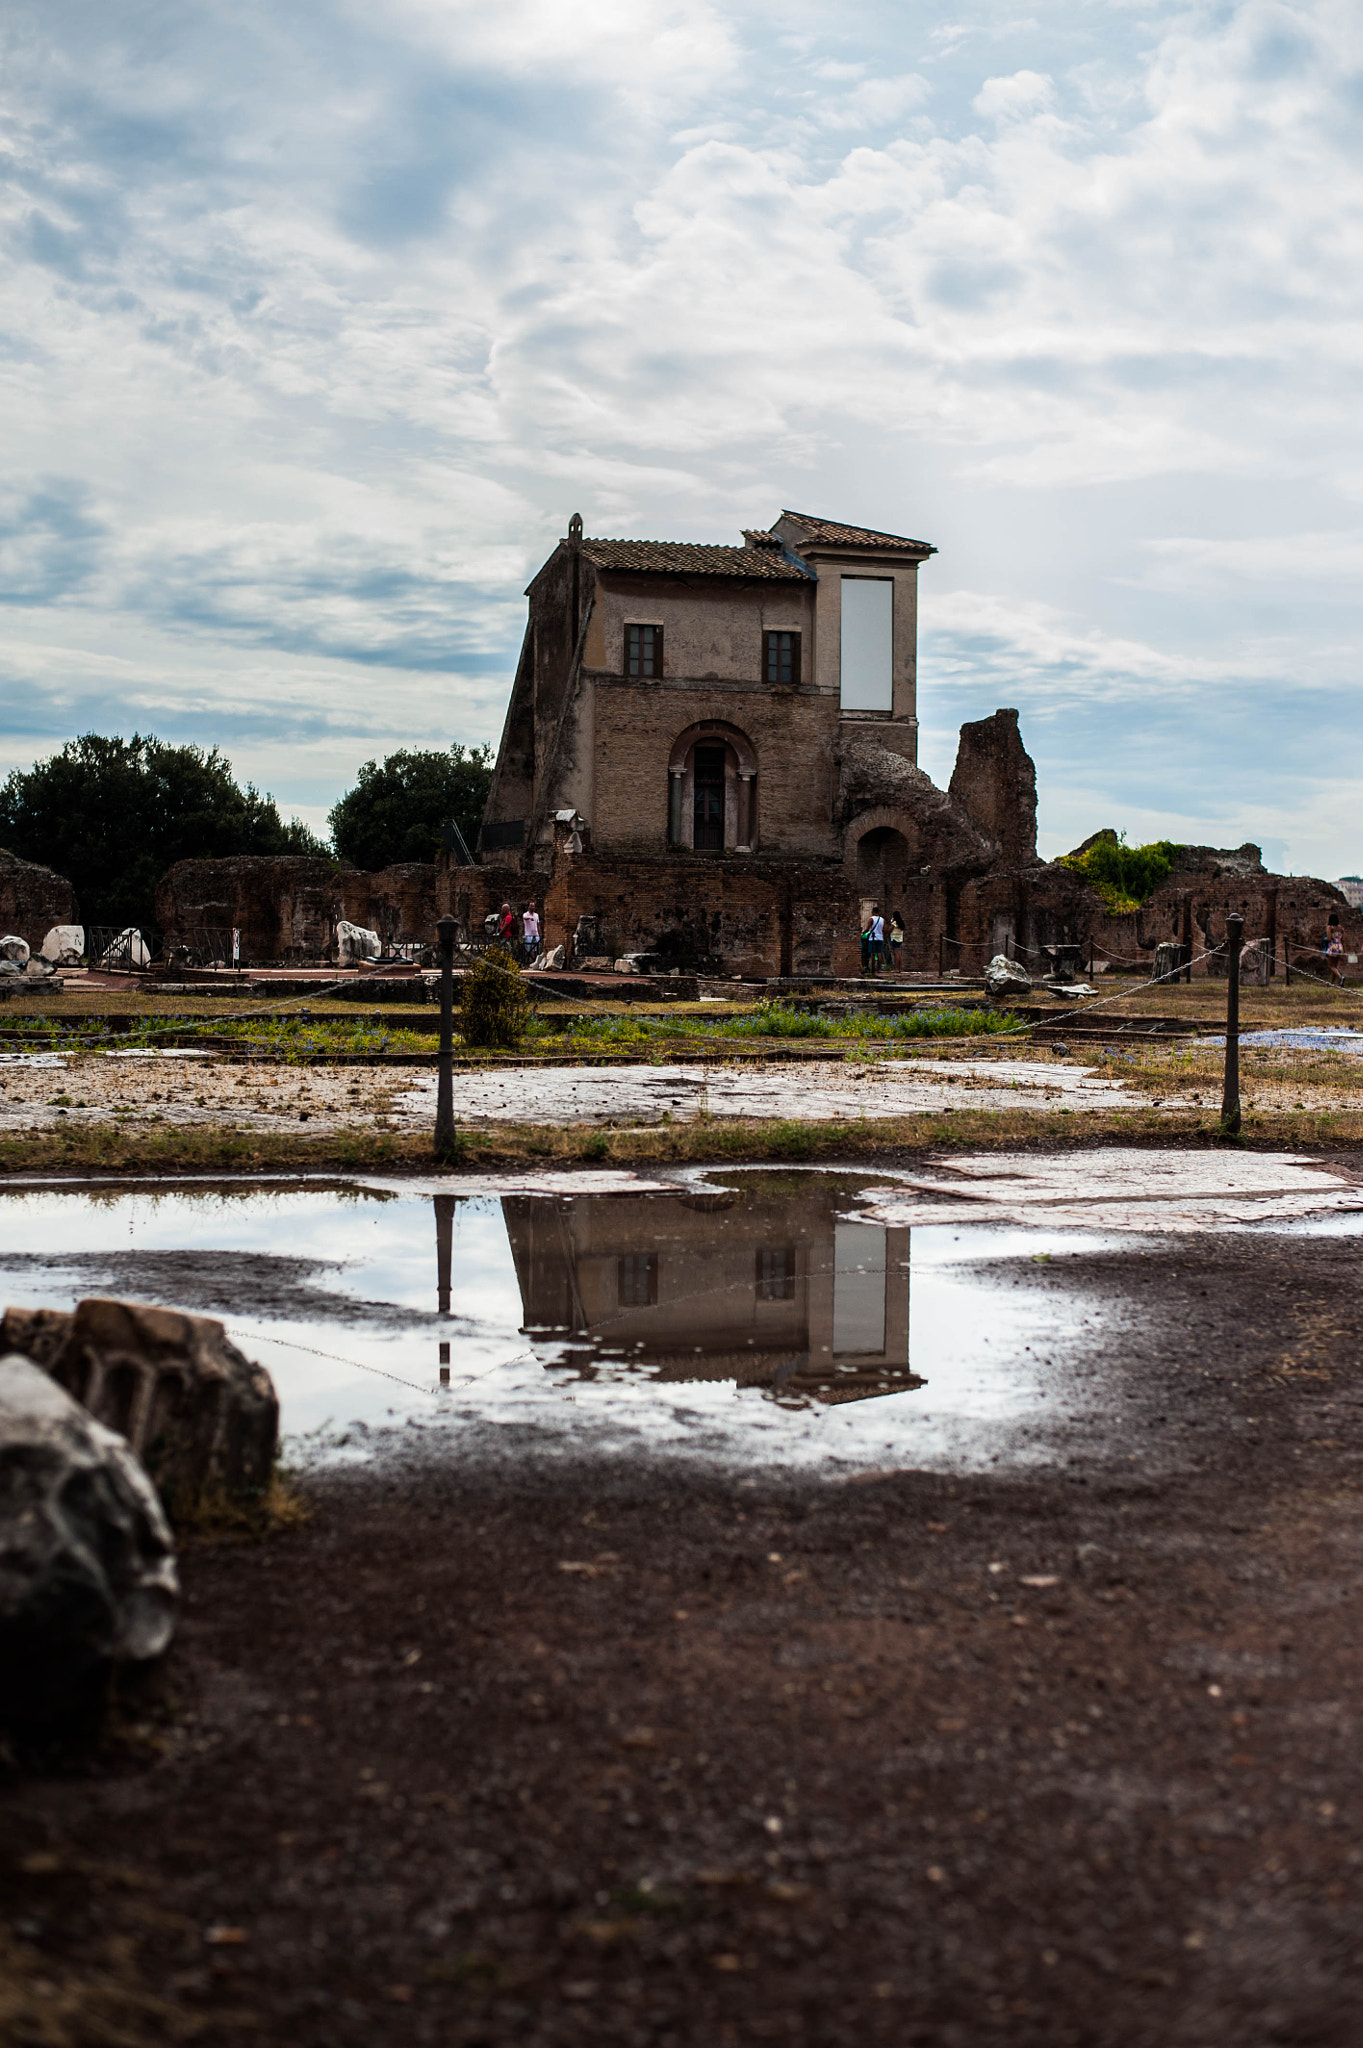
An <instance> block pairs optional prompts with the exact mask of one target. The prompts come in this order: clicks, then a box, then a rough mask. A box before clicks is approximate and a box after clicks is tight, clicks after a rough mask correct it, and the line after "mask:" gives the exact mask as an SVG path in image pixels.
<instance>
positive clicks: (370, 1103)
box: [0, 1054, 1146, 1132]
mask: <svg viewBox="0 0 1363 2048" xmlns="http://www.w3.org/2000/svg"><path fill="white" fill-rule="evenodd" d="M435 1086H436V1082H435V1075H434V1073H433V1072H427V1071H423V1070H417V1071H416V1072H413V1070H411V1069H408V1068H376V1067H295V1066H288V1065H285V1064H282V1063H281V1064H279V1065H271V1066H263V1065H259V1066H258V1065H253V1066H250V1067H246V1066H240V1065H233V1064H231V1063H229V1062H227V1061H218V1060H213V1059H199V1058H190V1059H187V1058H184V1057H183V1056H179V1057H177V1056H175V1055H167V1054H153V1055H132V1056H126V1055H125V1056H124V1057H121V1058H117V1059H114V1058H109V1057H107V1056H105V1055H103V1054H95V1055H86V1056H75V1055H67V1054H57V1055H52V1056H50V1061H48V1060H45V1061H44V1062H43V1063H42V1064H33V1063H24V1062H21V1061H8V1062H3V1063H0V1131H3V1130H11V1131H17V1130H41V1129H54V1128H58V1127H60V1126H61V1125H63V1124H98V1123H108V1122H110V1121H118V1122H120V1123H156V1122H158V1121H160V1122H173V1123H176V1124H196V1123H197V1124H211V1125H214V1126H217V1127H221V1126H227V1127H229V1128H233V1129H237V1130H245V1131H276V1130H287V1129H290V1128H292V1127H294V1126H295V1125H297V1124H299V1123H300V1122H306V1123H311V1124H313V1125H314V1126H315V1127H316V1129H317V1130H318V1131H319V1132H326V1131H328V1130H343V1129H346V1128H353V1127H355V1126H357V1125H360V1126H365V1125H367V1126H370V1127H372V1128H379V1129H387V1130H394V1131H408V1130H413V1131H414V1130H428V1129H429V1128H430V1126H431V1123H432V1120H433V1118H434V1114H435ZM1145 1101H1146V1098H1145V1097H1144V1096H1142V1095H1140V1094H1138V1093H1136V1092H1135V1091H1134V1090H1133V1089H1131V1088H1130V1087H1128V1086H1127V1085H1126V1084H1125V1083H1123V1082H1118V1081H1112V1080H1109V1079H1107V1078H1105V1077H1103V1076H1101V1075H1098V1074H1096V1073H1094V1071H1093V1070H1092V1069H1091V1068H1087V1067H1083V1066H1077V1065H1071V1064H1068V1063H1067V1062H1065V1061H1063V1060H1050V1061H1047V1060H1036V1059H1030V1060H1028V1059H1017V1060H999V1059H952V1060H949V1061H948V1060H938V1059H925V1060H870V1061H865V1062H850V1061H847V1060H844V1059H841V1058H839V1059H830V1060H828V1061H819V1062H817V1063H814V1062H802V1063H800V1064H799V1065H794V1064H792V1065H790V1066H784V1065H782V1066H771V1067H760V1068H754V1067H746V1066H733V1067H719V1068H716V1067H687V1066H622V1067H541V1068H534V1069H529V1068H514V1067H513V1068H503V1069H501V1070H497V1069H493V1070H492V1071H490V1072H482V1073H467V1072H461V1073H459V1074H458V1075H457V1076H456V1079H455V1113H456V1116H457V1117H458V1119H459V1121H460V1122H461V1123H465V1124H469V1125H472V1126H475V1127H478V1126H487V1125H492V1124H497V1123H501V1122H514V1123H543V1124H551V1125H566V1124H579V1123H586V1124H591V1123H630V1124H652V1123H657V1122H659V1121H660V1120H661V1119H662V1118H663V1117H664V1116H665V1115H666V1116H668V1117H670V1118H671V1119H672V1120H674V1121H676V1122H679V1123H681V1122H685V1121H687V1120H689V1119H690V1118H692V1117H694V1116H695V1115H696V1114H697V1113H698V1112H699V1111H700V1110H702V1109H705V1110H707V1111H708V1113H709V1114H710V1115H711V1116H715V1117H773V1118H792V1119H796V1120H803V1121H813V1120H821V1119H824V1118H833V1117H843V1116H845V1117H860V1116H866V1117H895V1116H902V1115H905V1114H906V1113H910V1112H912V1111H915V1110H928V1111H932V1110H942V1109H952V1108H962V1109H965V1108H969V1109H1020V1108H1021V1109H1026V1108H1036V1109H1047V1110H1055V1109H1072V1110H1080V1111H1082V1110H1107V1109H1120V1108H1139V1107H1141V1106H1142V1105H1143V1104H1144V1103H1145Z"/></svg>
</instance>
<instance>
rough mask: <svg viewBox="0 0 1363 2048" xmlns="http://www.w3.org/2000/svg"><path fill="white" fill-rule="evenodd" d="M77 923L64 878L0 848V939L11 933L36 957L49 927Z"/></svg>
mask: <svg viewBox="0 0 1363 2048" xmlns="http://www.w3.org/2000/svg"><path fill="white" fill-rule="evenodd" d="M79 923H80V906H79V904H78V903H77V902H76V892H75V890H74V889H73V888H72V887H71V884H70V883H69V882H68V881H67V879H66V877H65V875H59V874H57V873H55V871H54V870H53V869H52V868H44V867H39V866H38V865H37V863H36V862H35V861H30V860H20V859H19V856H18V855H17V854H14V853H9V852H7V851H6V849H5V848H4V847H3V846H0V935H3V934H4V933H6V932H13V933H14V934H15V935H16V936H17V937H18V938H21V939H24V940H26V941H27V943H28V945H29V947H30V949H31V950H32V951H33V952H35V953H36V952H37V951H38V949H39V948H40V946H41V945H42V943H43V940H44V939H45V938H46V936H47V934H48V933H49V932H50V931H51V929H52V927H53V925H55V924H79Z"/></svg>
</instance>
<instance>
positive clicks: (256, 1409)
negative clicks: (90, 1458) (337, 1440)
mask: <svg viewBox="0 0 1363 2048" xmlns="http://www.w3.org/2000/svg"><path fill="white" fill-rule="evenodd" d="M5 1352H17V1353H19V1354H21V1355H22V1356H23V1357H26V1358H30V1359H32V1360H33V1362H34V1363H35V1364H37V1365H40V1366H41V1367H42V1368H43V1370H44V1371H46V1372H48V1373H50V1374H51V1375H52V1377H53V1379H54V1380H56V1381H57V1382H58V1384H59V1385H61V1386H62V1387H64V1388H65V1389H66V1390H67V1392H68V1393H70V1394H71V1395H72V1396H73V1397H74V1398H75V1399H76V1400H78V1401H80V1402H81V1403H82V1405H83V1406H84V1407H85V1408H87V1409H88V1410H89V1412H90V1413H91V1414H92V1415H93V1416H94V1417H95V1419H96V1420H97V1421H99V1422H102V1423H105V1424H106V1425H107V1426H108V1427H110V1428H112V1429H116V1430H118V1431H119V1433H120V1435H122V1436H124V1437H126V1438H127V1440H128V1442H129V1444H130V1445H131V1447H132V1449H133V1450H134V1451H135V1452H136V1454H137V1456H138V1457H139V1458H141V1460H142V1462H143V1464H144V1465H145V1466H146V1468H147V1471H148V1472H149V1473H150V1475H151V1477H152V1479H153V1480H154V1481H155V1483H156V1486H157V1488H158V1490H159V1492H160V1494H161V1498H162V1500H163V1501H164V1502H165V1504H166V1507H167V1509H168V1510H169V1511H170V1512H171V1513H172V1514H174V1513H185V1512H187V1511H188V1510H190V1509H192V1508H193V1507H194V1506H195V1505H197V1504H198V1503H199V1502H200V1501H202V1500H204V1499H205V1498H211V1497H213V1496H214V1495H216V1494H219V1493H221V1494H226V1495H229V1496H242V1495H245V1494H250V1493H254V1492H259V1491H260V1490H262V1489H263V1488H264V1487H265V1486H267V1485H268V1484H269V1480H270V1475H271V1473H272V1471H273V1469H274V1458H275V1451H276V1448H277V1444H278V1436H279V1402H278V1399H277V1397H276V1395H275V1390H274V1385H273V1382H272V1381H271V1379H270V1375H269V1374H268V1373H267V1372H266V1371H265V1369H264V1367H263V1366H260V1365H255V1364H253V1363H252V1362H251V1361H250V1360H249V1359H248V1358H246V1357H245V1356H244V1355H243V1354H242V1353H241V1352H240V1351H238V1349H237V1348H236V1346H235V1345H234V1344H233V1343H232V1342H231V1341H230V1339H229V1338H228V1336H227V1334H226V1332H225V1331H224V1329H223V1326H222V1324H221V1323H220V1322H216V1321H215V1320H214V1319H213V1318H212V1317H209V1316H191V1315H183V1314H181V1313H180V1311H179V1310H177V1309H166V1308H151V1307H146V1306H144V1305H142V1304H140V1303H137V1302H129V1301H113V1300H108V1299H102V1298H100V1297H92V1298H90V1299H88V1300H86V1301H82V1302H79V1303H78V1304H77V1306H76V1308H75V1310H74V1312H72V1313H70V1314H67V1313H64V1312H63V1311H61V1310H57V1309H23V1308H11V1309H8V1310H7V1311H6V1312H5V1315H4V1317H3V1318H2V1319H0V1354H3V1353H5Z"/></svg>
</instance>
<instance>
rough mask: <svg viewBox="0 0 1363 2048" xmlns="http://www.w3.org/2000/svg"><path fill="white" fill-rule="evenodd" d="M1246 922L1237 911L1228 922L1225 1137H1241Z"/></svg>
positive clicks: (1223, 1121) (1222, 1104)
mask: <svg viewBox="0 0 1363 2048" xmlns="http://www.w3.org/2000/svg"><path fill="white" fill-rule="evenodd" d="M1244 935H1245V920H1244V919H1243V917H1240V916H1239V915H1237V914H1236V913H1235V912H1234V911H1233V912H1232V913H1231V915H1230V916H1229V917H1228V918H1227V919H1226V1066H1225V1080H1224V1084H1223V1086H1222V1090H1221V1135H1222V1137H1223V1138H1238V1137H1239V1135H1240V943H1241V941H1242V939H1243V938H1244Z"/></svg>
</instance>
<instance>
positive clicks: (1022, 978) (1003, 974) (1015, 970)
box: [984, 953, 1032, 1003]
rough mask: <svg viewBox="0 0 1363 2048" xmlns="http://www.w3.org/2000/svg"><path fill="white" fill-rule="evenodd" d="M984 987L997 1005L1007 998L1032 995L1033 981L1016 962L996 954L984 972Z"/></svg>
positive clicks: (1001, 954) (1003, 955)
mask: <svg viewBox="0 0 1363 2048" xmlns="http://www.w3.org/2000/svg"><path fill="white" fill-rule="evenodd" d="M984 986H985V991H986V993H987V994H988V995H989V997H990V998H991V999H992V1000H993V1001H994V1002H996V1003H997V1002H1001V1001H1002V1000H1003V999H1004V998H1005V997H1007V996H1025V995H1030V993H1031V988H1032V979H1031V976H1030V975H1029V974H1028V972H1027V970H1026V968H1025V967H1020V966H1019V965H1018V963H1017V961H1016V960H1010V959H1008V957H1007V956H1006V954H1003V953H996V954H995V955H994V957H993V959H992V960H991V961H990V963H989V965H988V966H987V967H986V968H985V970H984Z"/></svg>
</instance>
